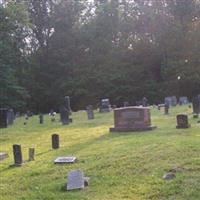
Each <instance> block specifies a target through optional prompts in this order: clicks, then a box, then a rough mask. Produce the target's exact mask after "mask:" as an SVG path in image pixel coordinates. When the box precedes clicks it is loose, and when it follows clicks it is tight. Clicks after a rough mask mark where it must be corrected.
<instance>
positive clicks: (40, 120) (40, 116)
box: [39, 114, 44, 124]
mask: <svg viewBox="0 0 200 200" xmlns="http://www.w3.org/2000/svg"><path fill="white" fill-rule="evenodd" d="M39 123H40V124H43V123H44V115H43V114H39Z"/></svg>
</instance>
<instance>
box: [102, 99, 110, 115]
mask: <svg viewBox="0 0 200 200" xmlns="http://www.w3.org/2000/svg"><path fill="white" fill-rule="evenodd" d="M111 110H112V108H111V105H110V100H109V99H102V100H101V104H100V109H99V112H110V111H111Z"/></svg>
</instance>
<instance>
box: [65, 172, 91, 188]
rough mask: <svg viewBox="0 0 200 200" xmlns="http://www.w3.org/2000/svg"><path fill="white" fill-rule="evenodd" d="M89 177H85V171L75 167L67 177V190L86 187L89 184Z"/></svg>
mask: <svg viewBox="0 0 200 200" xmlns="http://www.w3.org/2000/svg"><path fill="white" fill-rule="evenodd" d="M88 181H89V178H88V177H84V173H83V171H82V170H80V169H75V170H72V171H70V172H69V174H68V177H67V188H66V189H67V190H76V189H84V187H85V186H88Z"/></svg>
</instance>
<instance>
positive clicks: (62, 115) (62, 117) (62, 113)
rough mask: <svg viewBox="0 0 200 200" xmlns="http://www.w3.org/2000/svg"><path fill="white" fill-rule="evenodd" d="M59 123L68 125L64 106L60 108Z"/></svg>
mask: <svg viewBox="0 0 200 200" xmlns="http://www.w3.org/2000/svg"><path fill="white" fill-rule="evenodd" d="M60 121H61V122H62V124H63V125H67V124H69V123H70V119H69V111H68V109H67V108H65V107H64V106H61V107H60Z"/></svg>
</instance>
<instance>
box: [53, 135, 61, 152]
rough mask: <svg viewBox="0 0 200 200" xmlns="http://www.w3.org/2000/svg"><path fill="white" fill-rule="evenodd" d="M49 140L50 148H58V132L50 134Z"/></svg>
mask: <svg viewBox="0 0 200 200" xmlns="http://www.w3.org/2000/svg"><path fill="white" fill-rule="evenodd" d="M51 141H52V149H59V146H60V144H59V143H60V140H59V135H58V134H53V135H52V136H51Z"/></svg>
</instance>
